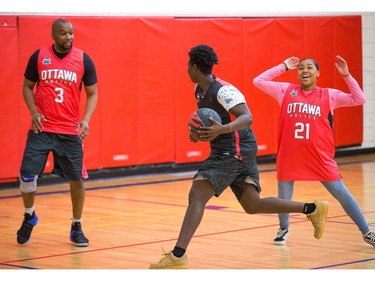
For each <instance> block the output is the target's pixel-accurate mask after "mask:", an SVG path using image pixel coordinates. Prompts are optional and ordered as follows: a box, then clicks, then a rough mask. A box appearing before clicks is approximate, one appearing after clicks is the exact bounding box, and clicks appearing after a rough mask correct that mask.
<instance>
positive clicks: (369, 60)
mask: <svg viewBox="0 0 375 281" xmlns="http://www.w3.org/2000/svg"><path fill="white" fill-rule="evenodd" d="M362 55H363V58H362V60H363V91H364V93H365V95H366V98H367V100H366V103H365V105H364V119H363V120H364V128H363V129H364V136H363V143H362V148H374V147H375V12H373V13H366V14H364V15H362Z"/></svg>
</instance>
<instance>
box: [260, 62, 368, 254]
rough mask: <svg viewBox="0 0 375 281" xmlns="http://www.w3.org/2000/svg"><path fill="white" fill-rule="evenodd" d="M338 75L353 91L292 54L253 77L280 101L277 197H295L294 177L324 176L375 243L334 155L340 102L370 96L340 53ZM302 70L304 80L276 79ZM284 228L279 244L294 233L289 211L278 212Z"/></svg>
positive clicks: (365, 235) (349, 103) (300, 75)
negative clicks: (335, 85)
mask: <svg viewBox="0 0 375 281" xmlns="http://www.w3.org/2000/svg"><path fill="white" fill-rule="evenodd" d="M336 59H337V62H336V63H335V66H336V68H337V71H338V74H339V75H341V76H342V79H343V80H344V82H345V83H346V85H347V86H348V90H349V92H348V93H345V92H343V91H340V90H338V89H332V88H321V87H318V85H317V79H318V77H319V75H320V70H319V65H318V63H317V62H316V61H315V60H313V59H311V58H305V59H302V60H300V59H299V58H297V57H290V58H287V59H286V60H284V61H283V62H282V63H280V64H278V65H276V66H274V67H272V68H270V69H268V70H266V71H265V72H263V73H262V74H260V75H258V76H257V77H255V78H254V80H253V83H254V85H255V86H256V87H257V88H259V89H260V90H262V91H264V92H265V93H267V94H269V95H270V96H272V97H274V98H275V99H276V100H277V102H278V104H279V106H280V117H279V119H280V122H279V132H278V149H277V158H276V167H277V179H278V196H279V198H283V199H288V200H291V199H292V196H293V191H294V182H295V181H320V182H321V183H322V185H323V186H324V187H325V188H326V189H327V190H328V191H329V193H330V194H331V195H332V196H333V197H334V198H335V199H336V200H337V201H339V202H340V204H341V206H342V207H343V209H344V210H345V212H346V213H347V214H348V216H349V217H350V218H351V219H352V220H353V222H355V224H356V225H357V227H358V229H359V230H360V232H361V233H362V237H363V240H364V241H365V242H366V243H368V244H370V245H372V246H373V247H375V234H374V232H372V231H371V230H370V227H369V225H368V223H367V222H366V220H365V218H364V216H363V214H362V211H361V209H360V207H359V205H358V203H357V201H356V200H355V198H354V197H353V195H352V194H351V193H350V191H349V190H348V189H347V188H346V186H345V185H344V182H343V181H342V178H341V175H340V172H339V168H338V166H337V163H336V162H335V160H334V155H335V145H334V139H333V111H334V109H336V108H339V107H348V106H357V105H361V104H364V103H365V101H366V97H365V95H364V93H363V92H362V90H361V88H360V87H359V85H358V82H357V81H356V80H355V79H354V77H352V75H351V74H350V72H349V68H348V64H347V63H346V61H345V60H344V59H343V58H342V57H340V56H336ZM294 69H297V76H298V79H299V81H300V84H299V85H296V84H292V83H288V82H276V81H273V80H274V79H275V78H276V77H278V76H280V75H281V74H283V73H285V72H286V71H289V70H294ZM279 225H280V227H279V230H278V232H277V235H276V238H275V239H274V244H276V245H284V244H285V243H286V240H287V238H288V236H289V231H290V228H289V227H290V226H289V225H290V224H289V214H288V213H280V214H279Z"/></svg>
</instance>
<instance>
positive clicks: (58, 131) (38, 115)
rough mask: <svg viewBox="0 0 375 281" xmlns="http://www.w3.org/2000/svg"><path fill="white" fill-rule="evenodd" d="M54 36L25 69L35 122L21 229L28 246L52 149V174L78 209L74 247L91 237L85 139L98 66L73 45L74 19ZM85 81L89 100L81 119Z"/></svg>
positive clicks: (25, 165)
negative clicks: (86, 225)
mask: <svg viewBox="0 0 375 281" xmlns="http://www.w3.org/2000/svg"><path fill="white" fill-rule="evenodd" d="M51 35H52V39H53V40H54V44H52V45H49V46H45V47H42V48H40V49H38V50H37V51H35V52H34V53H33V54H32V55H31V57H30V59H29V62H28V65H27V68H26V70H25V74H24V76H25V79H24V83H23V97H24V100H25V102H26V104H27V107H28V109H29V111H30V114H31V126H30V130H29V132H28V136H27V142H26V148H25V151H24V155H23V159H22V165H21V168H20V190H21V193H22V199H23V204H24V207H25V214H24V220H23V222H22V225H21V228H20V229H19V230H18V232H17V242H18V244H20V245H26V244H27V243H28V242H29V241H30V237H31V232H32V230H33V227H34V226H35V225H36V224H37V222H38V217H37V215H36V214H35V208H34V199H35V192H36V188H37V179H38V177H39V176H40V175H41V174H42V173H43V171H44V168H45V165H46V162H47V158H48V154H49V153H50V152H52V153H53V158H54V169H53V171H52V173H53V174H56V175H58V176H60V177H62V178H63V179H65V180H67V181H69V184H70V193H71V200H72V209H73V210H72V214H73V218H72V225H71V231H70V240H71V241H72V242H73V243H74V245H75V246H78V247H87V246H88V244H89V240H88V239H87V238H86V237H85V235H84V234H83V232H82V227H81V220H82V212H83V205H84V199H85V189H84V185H83V179H84V178H87V172H86V169H85V167H84V165H83V142H82V141H83V140H84V139H85V138H86V137H87V135H88V134H89V121H90V119H91V116H92V114H93V113H94V110H95V107H96V104H97V99H98V93H97V76H96V70H95V65H94V63H93V61H92V60H91V59H90V57H89V56H88V55H87V54H86V53H84V52H83V51H82V50H80V49H78V48H75V47H73V38H74V32H73V26H72V24H71V23H70V22H69V21H67V20H66V19H62V18H59V19H57V20H55V21H54V22H53V24H52V34H51ZM82 84H84V86H85V91H86V94H87V100H86V108H85V112H84V115H83V118H82V119H81V118H80V112H79V108H80V96H81V87H82ZM34 88H35V91H34Z"/></svg>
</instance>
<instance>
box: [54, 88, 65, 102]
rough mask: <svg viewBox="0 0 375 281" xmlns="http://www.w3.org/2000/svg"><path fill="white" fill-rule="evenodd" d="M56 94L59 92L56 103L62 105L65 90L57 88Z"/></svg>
mask: <svg viewBox="0 0 375 281" xmlns="http://www.w3.org/2000/svg"><path fill="white" fill-rule="evenodd" d="M55 92H57V97H56V98H55V102H57V103H62V102H63V101H64V89H63V88H55Z"/></svg>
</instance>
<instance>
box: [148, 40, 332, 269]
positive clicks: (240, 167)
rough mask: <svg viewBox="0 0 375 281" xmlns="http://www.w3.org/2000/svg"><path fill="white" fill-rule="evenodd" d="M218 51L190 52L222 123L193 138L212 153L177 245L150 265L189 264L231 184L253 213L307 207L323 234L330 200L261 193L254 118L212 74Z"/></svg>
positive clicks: (201, 101) (205, 100) (208, 103)
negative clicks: (195, 241)
mask: <svg viewBox="0 0 375 281" xmlns="http://www.w3.org/2000/svg"><path fill="white" fill-rule="evenodd" d="M217 63H218V57H217V55H216V53H215V51H214V49H213V48H212V47H210V46H207V45H203V44H202V45H198V46H195V47H193V48H192V49H191V50H190V52H189V61H188V74H189V76H190V79H191V81H192V82H193V83H197V85H196V87H195V97H196V99H197V104H198V107H199V108H203V107H206V108H211V109H213V110H215V111H216V112H217V113H218V114H219V115H220V117H221V121H222V124H220V123H219V122H217V121H216V120H214V119H211V121H212V123H213V125H212V126H211V127H201V129H200V130H199V131H198V133H199V135H198V136H192V135H190V140H191V141H193V142H196V141H209V142H210V148H211V151H210V155H209V157H208V158H207V159H206V160H205V161H204V162H203V163H202V166H201V168H200V169H199V170H198V172H197V173H196V175H195V176H194V179H193V183H192V187H191V189H190V193H189V206H188V208H187V210H186V214H185V217H184V221H183V223H182V227H181V230H180V234H179V237H178V240H177V243H176V245H175V247H174V249H173V250H172V251H170V252H168V253H164V256H165V257H163V258H162V259H161V260H160V261H159V262H157V263H153V264H151V265H150V269H178V268H188V262H187V255H186V249H187V247H188V245H189V243H190V241H191V239H192V237H193V235H194V233H195V231H196V230H197V228H198V226H199V224H200V222H201V220H202V217H203V213H204V208H205V205H206V204H207V202H208V201H209V200H210V199H211V198H212V197H213V196H216V197H218V196H220V194H221V193H222V192H223V191H224V190H225V189H226V188H227V187H230V188H231V190H232V192H233V193H234V195H235V196H236V198H237V200H238V202H239V203H240V204H241V206H242V208H243V209H244V210H245V212H246V213H248V214H257V213H268V214H271V213H304V214H306V215H307V217H308V218H309V219H310V220H311V222H312V224H313V226H314V229H315V231H314V237H315V238H316V239H320V237H321V236H322V234H323V231H324V226H325V220H326V217H327V213H328V202H325V201H317V200H316V201H314V203H302V202H295V201H289V200H284V199H280V198H277V197H267V198H260V196H259V193H260V191H261V187H260V184H259V173H258V167H257V163H256V155H257V151H258V147H257V143H256V138H255V135H254V133H253V131H252V129H251V127H250V125H251V123H252V121H253V119H252V114H251V112H250V110H249V108H248V106H247V104H246V100H245V97H244V95H243V94H242V93H241V92H240V91H239V90H238V89H236V88H235V87H234V86H233V85H231V84H230V83H228V82H225V81H223V80H221V79H220V78H218V77H216V76H215V75H213V74H212V68H213V65H214V64H217Z"/></svg>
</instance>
